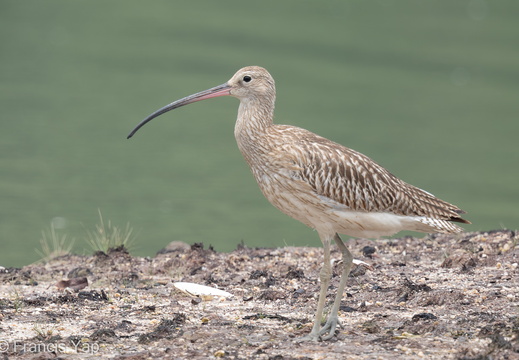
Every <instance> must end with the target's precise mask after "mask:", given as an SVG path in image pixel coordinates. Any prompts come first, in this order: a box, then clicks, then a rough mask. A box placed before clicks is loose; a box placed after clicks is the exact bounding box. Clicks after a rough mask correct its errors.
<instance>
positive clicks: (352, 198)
mask: <svg viewBox="0 0 519 360" xmlns="http://www.w3.org/2000/svg"><path fill="white" fill-rule="evenodd" d="M224 95H231V96H234V97H236V98H238V99H239V100H240V106H239V109H238V119H237V121H236V125H235V130H234V134H235V137H236V141H237V143H238V147H239V148H240V151H241V152H242V154H243V156H244V158H245V160H246V161H247V163H248V164H249V166H250V169H251V171H252V174H253V175H254V177H255V178H256V181H257V182H258V185H259V187H260V189H261V191H262V192H263V194H264V195H265V197H266V198H267V199H268V200H269V201H270V202H271V203H272V204H273V205H274V206H275V207H277V208H278V209H280V210H281V211H282V212H284V213H286V214H287V215H289V216H291V217H293V218H294V219H297V220H299V221H301V222H303V223H304V224H306V225H308V226H309V227H311V228H314V229H316V230H317V231H318V233H319V236H320V238H321V241H322V242H323V247H324V265H323V268H322V270H321V274H320V279H321V292H320V296H319V302H318V306H317V313H316V318H315V322H314V326H313V328H312V331H311V333H310V334H309V335H308V336H306V337H305V338H303V340H318V339H325V340H326V339H329V338H331V337H332V336H333V335H334V333H335V329H336V326H337V324H338V317H337V313H338V309H339V306H340V301H341V298H342V294H343V292H344V288H345V285H346V280H347V277H348V274H349V271H350V268H351V264H352V260H353V258H352V256H351V254H350V252H349V251H348V249H347V248H346V246H345V245H344V243H343V242H342V240H341V239H340V237H339V235H338V233H341V234H346V235H351V236H356V237H371V238H376V237H379V236H384V235H392V234H395V233H397V232H399V231H401V230H412V231H421V232H444V233H457V232H461V231H462V230H463V229H462V228H461V227H459V226H457V225H455V224H454V223H453V222H459V223H466V224H468V223H469V222H468V221H467V220H465V219H463V218H461V216H460V214H462V213H463V211H462V210H461V209H459V208H458V207H456V206H454V205H452V204H449V203H447V202H445V201H443V200H440V199H438V198H436V197H435V196H433V195H432V194H430V193H428V192H426V191H424V190H421V189H419V188H417V187H414V186H412V185H409V184H407V183H405V182H403V181H402V180H400V179H398V178H397V177H395V176H394V175H393V174H391V173H390V172H389V171H387V170H386V169H384V168H383V167H382V166H380V165H378V164H377V163H375V162H374V161H373V160H371V159H370V158H368V157H367V156H365V155H362V154H360V153H358V152H356V151H355V150H352V149H349V148H346V147H344V146H342V145H339V144H337V143H335V142H333V141H330V140H328V139H325V138H323V137H321V136H318V135H316V134H313V133H311V132H309V131H307V130H304V129H301V128H298V127H294V126H287V125H275V124H273V115H274V103H275V98H276V90H275V85H274V79H273V78H272V76H271V75H270V74H269V73H268V72H267V70H265V69H263V68H261V67H257V66H249V67H245V68H243V69H240V70H239V71H238V72H237V73H236V74H235V75H234V76H233V77H232V78H231V79H230V80H229V81H228V82H227V83H225V84H222V85H220V86H217V87H214V88H211V89H209V90H206V91H202V92H200V93H197V94H194V95H191V96H188V97H186V98H183V99H180V100H177V101H175V102H173V103H171V104H169V105H167V106H165V107H163V108H161V109H159V110H158V111H156V112H155V113H153V114H151V115H150V116H149V117H147V118H146V119H144V120H143V121H142V122H141V123H140V124H139V125H137V127H136V128H135V129H134V130H133V131H132V132H131V133H130V135H129V136H128V138H130V137H131V136H133V134H134V133H135V132H136V131H137V130H138V129H139V128H140V127H142V126H143V125H144V124H146V123H147V122H148V121H150V120H152V119H153V118H155V117H157V116H159V115H161V114H163V113H165V112H167V111H169V110H172V109H175V108H178V107H180V106H183V105H187V104H189V103H192V102H195V101H200V100H204V99H209V98H212V97H217V96H224ZM332 239H333V240H334V241H335V243H336V244H337V245H338V247H339V249H340V250H341V252H342V254H343V261H344V264H345V266H344V270H343V274H342V277H341V281H340V284H339V288H338V293H337V297H336V299H335V302H334V305H333V307H332V309H331V312H330V316H329V318H328V321H327V322H326V324H325V325H324V326H323V327H321V326H320V319H321V317H322V313H323V308H324V302H325V298H326V292H327V288H328V284H329V279H330V275H331V265H330V243H331V241H332Z"/></svg>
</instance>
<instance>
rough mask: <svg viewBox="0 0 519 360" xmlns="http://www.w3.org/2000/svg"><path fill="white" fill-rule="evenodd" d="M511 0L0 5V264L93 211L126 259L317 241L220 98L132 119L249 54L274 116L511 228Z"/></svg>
mask: <svg viewBox="0 0 519 360" xmlns="http://www.w3.org/2000/svg"><path fill="white" fill-rule="evenodd" d="M518 18H519V2H517V1H513V0H509V1H484V0H463V1H451V0H445V1H416V0H393V1H389V0H380V1H360V0H358V1H348V0H334V1H301V0H298V1H294V0H292V1H279V0H276V1H271V0H268V1H256V2H245V1H237V0H236V1H209V0H205V1H189V2H173V1H165V0H155V1H148V2H143V1H133V0H132V1H130V0H124V1H123V0H117V1H106V0H102V1H101V0H89V1H71V0H60V1H57V0H46V1H39V0H38V1H37V0H29V1H27V0H25V1H20V0H3V1H2V2H1V3H0V28H1V31H0V37H1V38H0V46H1V48H0V59H1V65H2V66H1V69H0V79H1V82H0V105H1V114H2V115H1V116H2V128H1V131H0V149H1V155H0V166H1V177H0V201H1V205H0V241H1V249H2V251H1V252H0V265H3V266H20V265H24V264H28V263H30V262H32V261H35V260H37V259H38V258H39V256H38V254H36V252H35V251H34V249H35V248H39V247H40V244H39V240H40V238H41V231H42V230H46V229H47V230H48V229H49V228H50V226H51V224H54V226H55V227H56V229H57V231H58V234H60V235H64V234H66V235H67V236H68V237H69V238H75V239H76V242H75V252H77V253H83V252H85V253H89V252H91V251H92V249H89V246H88V245H87V244H86V242H85V238H86V232H87V231H91V230H93V229H94V228H95V224H97V223H99V214H98V210H100V211H101V212H102V215H103V218H104V221H105V222H107V221H108V220H110V221H111V222H112V223H113V224H114V225H116V226H119V227H121V228H124V227H125V226H126V224H127V223H130V225H131V226H132V227H133V229H134V231H135V241H134V245H133V251H132V253H133V254H136V255H153V254H155V253H156V252H157V251H158V250H159V249H161V248H162V247H164V246H165V245H166V244H168V243H169V242H170V241H173V240H181V241H186V242H189V243H193V242H200V241H203V242H204V243H205V244H212V245H213V246H214V247H215V249H217V250H221V251H229V250H232V249H234V248H235V247H236V245H237V244H238V243H240V242H241V241H244V242H245V244H246V245H248V246H284V245H312V246H318V245H320V242H319V239H318V237H317V234H316V233H313V232H312V231H311V230H309V229H307V228H305V227H304V226H303V225H302V224H300V223H298V222H297V221H295V220H292V219H290V218H289V217H287V216H286V215H283V214H281V213H280V212H279V211H278V210H276V209H274V208H273V207H272V206H271V205H270V204H268V202H267V201H266V200H265V199H264V198H263V196H262V195H261V193H260V191H259V189H258V188H257V185H256V183H255V181H254V179H253V178H252V176H251V175H250V173H249V170H248V168H247V166H246V164H245V162H244V161H243V159H242V158H241V154H240V153H239V151H238V149H237V147H236V144H235V141H234V137H233V127H234V120H235V117H236V111H237V107H238V101H237V100H236V99H233V98H220V99H213V100H208V101H205V102H201V103H197V104H195V105H190V106H188V107H184V108H182V109H179V110H176V111H175V112H172V113H168V114H167V115H163V116H162V117H160V118H159V119H157V120H155V121H153V122H152V123H150V124H149V125H147V126H146V127H144V128H143V129H142V130H141V131H140V132H139V133H137V135H136V136H135V137H134V138H133V139H132V140H126V135H127V134H128V132H129V131H130V130H131V129H132V128H133V127H134V126H135V125H136V124H137V123H138V122H139V121H140V120H142V119H143V118H144V117H145V116H147V115H148V114H149V113H151V112H152V111H154V110H156V109H158V108H159V107H161V106H163V105H166V104H168V103H169V102H171V101H173V100H176V99H178V98H180V97H183V96H185V95H189V94H191V93H194V92H197V91H200V90H204V89H206V88H209V87H212V86H215V85H219V84H221V83H223V82H225V81H227V80H228V79H229V78H230V77H231V76H232V75H233V74H234V72H235V71H236V70H237V69H239V68H241V67H243V66H246V65H260V66H263V67H266V68H267V69H268V70H269V71H270V72H271V73H272V75H273V76H274V77H275V79H276V84H277V90H278V102H277V106H276V122H278V123H285V124H293V125H297V126H301V127H304V128H307V129H309V130H311V131H314V132H316V133H318V134H320V135H323V136H325V137H328V138H330V139H332V140H335V141H337V142H339V143H342V144H344V145H346V146H348V147H351V148H354V149H356V150H358V151H361V152H363V153H365V154H366V155H368V156H370V157H371V158H373V159H374V160H375V161H377V162H378V163H380V164H381V165H383V166H385V167H386V168H388V169H390V171H392V172H393V173H394V174H395V175H397V176H399V177H400V178H402V179H404V180H405V181H407V182H410V183H412V184H414V185H416V186H419V187H422V188H424V189H426V190H428V191H430V192H432V193H434V194H435V195H437V196H439V197H441V198H443V199H445V200H448V201H450V202H452V203H455V204H457V205H459V206H460V207H462V208H463V209H465V210H466V211H467V212H468V214H467V216H466V217H467V218H468V219H470V220H471V221H472V222H473V223H474V224H473V225H470V226H467V227H466V229H467V230H470V231H475V230H491V229H497V228H502V227H506V228H510V229H517V228H518V227H519V216H518V215H519V210H518V207H517V203H518V200H519V186H518V178H519V169H518V161H519V145H518V131H519V122H518V113H519V42H518V41H519V25H518Z"/></svg>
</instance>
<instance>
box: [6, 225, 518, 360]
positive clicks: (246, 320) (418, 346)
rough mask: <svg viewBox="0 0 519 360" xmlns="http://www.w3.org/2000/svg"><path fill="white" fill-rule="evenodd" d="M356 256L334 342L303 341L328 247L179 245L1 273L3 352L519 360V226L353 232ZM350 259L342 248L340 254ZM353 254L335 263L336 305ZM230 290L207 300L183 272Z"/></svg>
mask: <svg viewBox="0 0 519 360" xmlns="http://www.w3.org/2000/svg"><path fill="white" fill-rule="evenodd" d="M348 246H349V248H350V249H351V250H352V253H353V254H354V256H355V257H356V258H357V259H360V260H363V261H365V262H368V263H369V264H371V265H373V267H374V269H373V270H367V269H365V268H364V267H358V268H355V269H354V271H353V273H352V275H351V277H350V279H349V281H348V285H347V289H346V294H345V295H344V297H343V303H342V307H341V311H340V313H339V314H340V319H341V322H342V328H341V329H339V330H338V331H337V334H336V336H335V337H334V338H332V339H331V340H330V341H327V342H315V343H298V342H297V341H295V340H296V339H297V338H298V337H301V336H302V335H305V334H307V333H308V332H309V331H310V327H311V322H312V319H313V316H314V311H315V308H316V303H317V294H318V291H319V282H318V280H317V278H318V274H319V270H320V266H321V257H322V250H321V249H319V248H294V247H287V248H279V249H251V248H247V247H245V246H238V248H237V249H236V250H235V251H233V252H231V253H217V252H214V251H213V250H211V249H210V248H209V249H207V248H204V246H203V245H202V244H196V245H193V246H189V245H187V244H184V243H172V244H170V246H168V248H167V249H165V250H163V251H161V252H160V253H159V254H157V256H155V257H153V258H139V257H132V256H131V255H129V254H128V253H127V252H126V251H125V249H115V250H112V251H110V252H109V253H108V254H104V253H96V254H94V255H93V256H73V255H71V256H66V257H62V258H59V259H55V260H53V261H52V262H50V263H47V264H34V265H29V266H26V267H24V268H21V269H14V268H10V269H2V271H1V274H0V281H1V284H0V311H1V313H0V356H3V358H4V359H7V358H9V359H12V358H33V359H49V358H64V359H74V358H113V359H155V358H160V359H210V358H223V359H279V360H281V359H460V360H461V359H464V360H469V359H470V360H484V359H519V269H518V262H519V236H518V235H516V234H515V232H512V231H508V230H498V231H490V232H485V233H464V234H461V235H456V236H452V235H429V236H427V237H425V238H421V239H416V238H411V237H406V238H400V239H389V240H379V241H376V242H373V241H369V240H362V239H360V240H351V241H350V242H349V244H348ZM332 256H333V258H334V259H335V260H339V259H340V254H339V252H338V251H336V250H334V252H333V254H332ZM341 268H342V264H341V262H340V261H335V262H334V276H333V278H332V281H331V286H330V291H329V294H330V295H329V304H328V305H330V304H331V302H332V301H333V296H334V291H335V289H336V286H337V285H338V281H339V277H338V275H339V274H340V272H341ZM176 281H187V282H192V283H197V284H204V285H209V286H212V287H215V288H219V289H222V290H225V291H228V292H230V293H231V294H233V296H232V297H227V298H223V297H214V296H213V297H210V296H202V297H196V296H191V295H189V294H186V293H184V292H181V291H179V290H177V289H176V288H175V287H174V286H173V282H176Z"/></svg>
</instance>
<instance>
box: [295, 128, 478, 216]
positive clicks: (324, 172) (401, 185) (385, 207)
mask: <svg viewBox="0 0 519 360" xmlns="http://www.w3.org/2000/svg"><path fill="white" fill-rule="evenodd" d="M301 130H302V129H301ZM286 144H287V145H286V147H288V148H287V149H286V150H285V151H287V152H290V153H293V154H295V156H293V157H292V161H293V163H295V165H296V168H297V169H298V170H297V171H296V177H297V178H299V179H300V180H302V181H304V182H306V183H307V184H309V185H310V186H311V188H312V189H313V190H314V191H315V192H316V194H317V195H319V196H324V197H327V198H329V199H332V200H333V201H336V202H338V203H340V204H342V205H344V206H346V207H347V208H350V209H352V210H356V211H369V212H391V213H394V214H398V215H409V216H426V217H431V218H435V219H441V220H449V221H457V222H463V223H468V221H467V220H464V219H462V218H461V217H460V214H462V213H464V212H463V211H462V210H461V209H459V208H458V207H456V206H455V205H452V204H449V203H447V202H445V201H443V200H441V199H438V198H437V197H435V196H434V195H432V194H430V193H428V192H426V191H424V190H422V189H419V188H417V187H415V186H412V185H410V184H407V183H405V182H404V181H402V180H400V179H398V178H397V177H396V176H394V175H393V174H391V173H390V172H389V171H387V170H386V169H384V168H383V167H382V166H380V165H378V164H377V163H375V162H374V161H373V160H371V159H370V158H368V157H367V156H365V155H363V154H361V153H359V152H357V151H355V150H352V149H349V148H346V147H344V146H342V145H340V144H337V143H335V142H333V141H330V140H328V139H325V138H323V137H320V136H318V135H315V134H313V133H310V132H306V131H305V132H304V133H302V134H300V136H299V140H298V141H297V142H287V143H286Z"/></svg>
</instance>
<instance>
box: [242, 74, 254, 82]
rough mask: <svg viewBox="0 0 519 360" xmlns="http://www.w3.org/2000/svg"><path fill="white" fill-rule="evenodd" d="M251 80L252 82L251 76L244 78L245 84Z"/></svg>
mask: <svg viewBox="0 0 519 360" xmlns="http://www.w3.org/2000/svg"><path fill="white" fill-rule="evenodd" d="M251 80H252V78H251V77H250V76H249V75H245V76H244V77H243V81H245V82H250V81H251Z"/></svg>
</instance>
